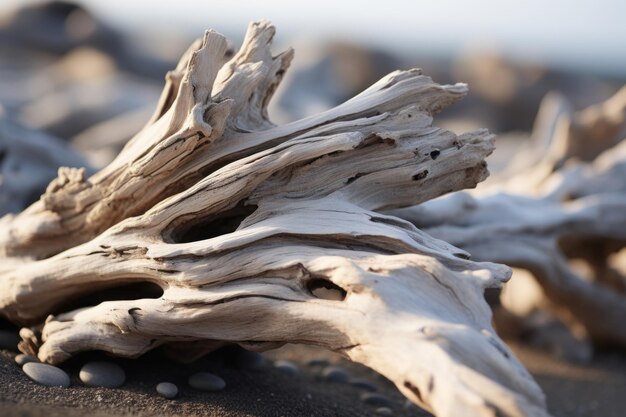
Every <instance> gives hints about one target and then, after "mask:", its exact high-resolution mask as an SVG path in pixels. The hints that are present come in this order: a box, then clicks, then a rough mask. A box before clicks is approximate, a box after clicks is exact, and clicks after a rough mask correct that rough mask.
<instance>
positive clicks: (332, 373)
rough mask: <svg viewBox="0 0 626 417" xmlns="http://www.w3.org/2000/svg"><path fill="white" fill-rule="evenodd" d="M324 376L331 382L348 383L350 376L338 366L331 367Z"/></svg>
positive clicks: (325, 371)
mask: <svg viewBox="0 0 626 417" xmlns="http://www.w3.org/2000/svg"><path fill="white" fill-rule="evenodd" d="M322 376H323V377H324V379H325V380H327V381H330V382H348V380H349V379H350V374H349V373H348V372H346V371H345V370H344V369H343V368H340V367H338V366H329V367H328V368H326V369H324V370H323V371H322Z"/></svg>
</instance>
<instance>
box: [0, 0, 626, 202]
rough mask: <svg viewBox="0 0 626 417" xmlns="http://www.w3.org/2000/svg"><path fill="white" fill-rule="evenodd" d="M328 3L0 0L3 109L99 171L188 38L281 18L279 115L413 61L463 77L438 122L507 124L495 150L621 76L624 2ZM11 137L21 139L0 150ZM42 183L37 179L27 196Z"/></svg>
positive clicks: (599, 96) (238, 35) (442, 77)
mask: <svg viewBox="0 0 626 417" xmlns="http://www.w3.org/2000/svg"><path fill="white" fill-rule="evenodd" d="M337 3H338V4H336V3H333V2H330V1H326V0H320V1H317V2H315V3H297V4H296V3H294V4H290V3H287V2H281V1H278V0H270V1H266V2H262V4H261V3H259V4H256V3H254V2H233V1H231V2H222V1H218V2H203V1H184V0H181V1H176V2H167V3H166V2H162V3H159V4H158V5H157V4H155V3H153V2H149V1H145V0H138V1H133V2H127V1H122V0H110V1H106V2H104V1H96V0H82V1H76V2H65V1H52V2H42V1H24V0H5V1H4V2H2V3H1V4H0V104H1V105H2V107H3V109H4V110H3V113H4V115H3V116H2V117H3V118H4V119H7V120H10V121H11V123H13V124H14V125H15V124H19V125H23V126H25V127H26V128H28V129H36V130H40V131H43V132H45V133H46V134H47V135H48V137H56V138H59V139H61V140H62V141H65V142H66V143H67V144H68V148H73V149H74V150H76V151H77V152H79V153H81V154H82V155H83V156H84V157H85V158H86V159H87V160H88V161H89V163H90V164H91V165H92V166H93V167H94V168H98V167H101V166H103V165H105V164H107V163H108V162H110V161H111V160H112V158H114V157H115V155H116V154H117V153H118V151H119V150H120V148H121V147H122V146H123V145H124V143H125V142H126V141H127V140H128V139H129V138H130V137H131V136H132V135H133V134H134V133H135V132H136V131H138V130H139V129H140V128H141V126H142V125H143V124H144V123H145V121H146V120H147V119H148V117H149V116H150V114H151V111H152V109H153V106H154V105H155V103H156V101H157V98H158V96H159V93H160V90H161V87H162V84H163V77H164V74H165V72H166V71H167V70H168V69H171V68H173V67H174V65H175V63H176V61H177V59H178V57H179V56H180V55H181V53H182V52H183V51H184V50H185V49H186V47H187V46H188V45H189V43H190V41H191V40H192V39H194V38H195V37H198V36H199V35H200V34H201V33H202V31H203V30H204V29H206V28H214V29H216V30H218V31H219V32H222V33H224V34H225V35H226V36H227V37H229V38H230V39H231V40H232V41H233V47H237V43H238V42H239V41H240V40H241V39H242V36H243V34H244V31H245V27H246V25H247V22H248V21H250V20H256V19H260V18H268V19H270V20H272V21H273V22H274V23H275V24H276V26H277V28H278V30H279V33H278V34H277V43H278V45H284V46H285V47H286V46H288V45H292V46H293V47H294V48H295V50H296V57H295V59H294V61H293V64H292V67H291V68H290V70H289V71H288V73H287V76H286V77H285V80H284V82H283V85H282V86H281V87H280V88H279V90H278V91H277V94H276V98H275V100H274V101H273V103H272V107H271V108H270V115H271V117H272V119H273V120H274V121H275V122H276V123H284V122H288V121H290V120H294V119H296V118H301V117H304V116H307V115H310V114H313V113H316V112H319V111H322V110H324V109H327V108H330V107H332V106H334V105H337V104H339V103H341V102H343V101H345V100H347V99H349V98H350V97H352V96H354V95H355V94H357V93H359V92H360V91H362V90H363V89H364V88H366V87H368V86H369V85H370V84H372V83H373V82H375V81H376V80H378V79H379V78H380V77H382V76H383V75H385V74H386V73H388V72H390V71H393V70H395V69H398V68H410V67H420V68H423V69H424V72H425V73H426V74H427V75H430V76H432V77H433V78H434V79H435V80H436V81H438V82H440V83H453V82H457V81H460V82H466V83H468V84H469V85H470V89H471V93H470V95H469V96H468V97H467V98H466V99H465V100H463V101H462V102H461V103H460V104H459V105H457V106H456V107H455V108H453V109H451V110H449V111H446V112H445V113H444V114H443V115H442V117H441V119H440V122H439V123H440V124H441V125H444V126H445V127H448V128H451V129H453V130H455V131H462V130H468V129H473V128H477V127H488V128H489V129H490V130H492V131H494V132H496V133H499V134H503V133H505V134H503V135H501V136H500V137H501V146H500V150H501V152H500V154H503V153H506V152H510V151H511V150H514V149H515V148H516V145H517V142H519V141H520V140H522V139H523V138H526V137H528V135H529V133H527V132H530V131H531V128H532V124H533V120H534V118H535V115H536V112H537V109H538V106H539V103H540V101H541V99H542V98H543V97H544V95H545V94H546V93H548V92H549V91H552V90H557V91H560V92H561V93H563V94H564V95H565V96H567V97H568V98H569V100H570V101H571V102H572V104H573V105H574V106H575V107H577V108H582V107H585V106H587V105H589V104H591V103H594V102H599V101H602V100H604V99H606V98H607V97H609V96H610V95H611V93H613V92H614V91H615V90H616V89H618V88H619V87H620V86H621V85H622V84H623V83H624V80H625V79H626V53H624V52H626V50H625V48H626V26H625V25H623V22H622V21H621V17H620V16H624V13H625V12H626V5H625V4H626V3H620V2H619V1H611V0H603V1H599V2H594V3H593V4H592V5H590V4H587V3H582V2H575V1H574V2H572V1H561V0H557V1H554V2H549V4H546V3H548V2H540V1H537V0H531V1H527V2H523V3H524V4H523V5H521V4H518V2H506V3H503V2H497V1H495V0H480V1H477V2H471V4H470V3H467V2H460V1H459V2H456V1H453V0H446V1H440V2H433V3H436V4H433V3H426V2H410V1H399V0H389V1H385V2H379V3H371V4H370V5H366V4H362V3H361V2H356V1H345V2H337ZM466 3H467V4H466ZM520 3H521V2H520ZM277 52H278V50H277ZM13 130H15V129H13ZM511 132H517V133H511ZM0 134H4V135H6V134H5V133H0ZM6 140H13V141H14V140H19V138H12V139H9V138H5V139H4V142H0V146H5V145H2V143H5V142H6ZM39 140H41V137H40V138H39ZM508 142H512V144H511V146H509V144H508ZM24 146H26V144H25V145H24ZM5 148H6V146H5ZM5 153H6V152H5ZM22 154H24V153H23V152H22ZM503 158H504V157H501V158H500V159H499V160H496V161H495V162H494V163H493V166H494V167H495V168H496V169H497V168H499V167H500V166H501V165H503V163H502V162H500V163H499V162H498V161H504V160H506V158H504V159H503ZM0 163H4V164H6V163H7V162H6V158H5V160H4V162H3V161H0ZM48 171H50V170H48ZM50 172H51V174H49V175H52V176H53V175H54V173H53V170H52V171H50ZM39 175H42V174H39ZM48 180H49V179H48V178H47V177H46V178H43V177H42V178H41V179H40V180H39V181H35V182H33V184H35V183H37V184H39V186H38V187H35V186H34V185H33V187H35V188H34V189H32V190H29V192H28V195H30V196H31V198H30V199H32V198H36V197H33V196H37V195H38V193H40V192H41V191H43V188H42V187H43V186H44V185H45V184H46V183H47V181H48ZM0 181H3V180H0ZM5 183H6V180H4V181H3V182H2V183H0V193H2V192H4V191H3V189H4V188H6V187H5V185H4V184H5ZM28 202H29V201H25V202H24V204H27V203H28ZM20 205H21V204H19V205H17V206H16V205H13V206H12V207H11V208H10V209H9V208H3V211H14V210H17V209H19V208H20V207H19V206H20Z"/></svg>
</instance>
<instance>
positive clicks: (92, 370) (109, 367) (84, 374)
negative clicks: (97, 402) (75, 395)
mask: <svg viewBox="0 0 626 417" xmlns="http://www.w3.org/2000/svg"><path fill="white" fill-rule="evenodd" d="M78 376H79V377H80V380H81V381H83V383H84V384H85V385H90V386H92V387H106V388H117V387H120V386H122V385H123V384H124V381H126V373H124V370H123V369H122V368H121V367H120V366H119V365H117V364H115V363H113V362H105V361H93V362H87V363H86V364H84V365H83V367H82V368H80V373H79V374H78Z"/></svg>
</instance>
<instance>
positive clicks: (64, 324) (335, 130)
mask: <svg viewBox="0 0 626 417" xmlns="http://www.w3.org/2000/svg"><path fill="white" fill-rule="evenodd" d="M273 36H274V28H273V26H272V25H271V24H269V23H268V22H258V23H253V24H251V25H250V27H249V29H248V33H247V35H246V37H245V40H244V44H243V46H242V47H241V49H240V51H239V52H238V53H236V54H235V55H234V56H233V57H232V58H230V59H229V60H227V59H226V58H225V55H226V40H225V39H224V38H223V37H222V36H221V35H219V34H217V33H215V32H211V31H209V32H207V33H206V34H205V36H204V38H203V39H202V40H201V41H198V42H197V43H194V45H192V47H191V48H190V49H189V51H188V52H187V53H186V54H185V55H184V56H183V58H182V59H181V62H180V64H179V65H178V67H177V68H176V70H174V71H172V72H171V73H169V74H168V76H167V82H166V86H165V89H164V92H163V94H162V97H161V100H160V102H159V105H158V108H157V110H156V111H155V113H154V116H153V117H152V118H151V120H150V121H149V123H148V124H147V125H146V126H145V128H144V129H143V130H142V131H140V132H139V133H138V134H137V135H136V136H135V137H134V138H133V139H132V140H131V141H130V142H129V143H128V145H127V146H126V147H125V148H124V149H123V150H122V151H121V153H120V154H119V156H118V157H117V158H116V159H115V160H114V161H113V162H112V163H111V164H110V165H109V166H107V167H106V168H104V169H103V170H102V171H100V172H98V173H96V174H94V175H93V176H91V177H89V178H86V177H85V175H84V172H83V171H82V170H76V169H62V170H60V171H59V177H58V178H57V179H56V180H54V181H53V182H52V183H51V184H50V186H49V187H48V190H47V191H46V193H45V194H44V195H43V196H42V197H41V199H40V200H39V201H38V202H37V203H35V204H33V205H32V206H31V207H29V208H28V209H26V210H25V211H24V212H22V213H20V214H17V215H14V216H6V217H4V218H3V219H2V220H0V230H2V233H0V239H1V241H0V248H1V249H0V253H1V254H2V256H3V257H4V258H3V262H2V265H1V266H0V286H1V288H2V291H0V313H1V314H2V315H3V316H4V317H6V318H8V319H10V320H12V321H13V322H15V323H22V324H24V325H28V326H32V327H24V328H23V329H22V331H21V335H22V337H23V342H22V344H21V348H22V349H23V350H24V351H29V352H32V353H36V354H37V355H38V357H39V359H41V360H42V361H45V362H50V363H59V362H61V361H64V360H66V359H68V358H69V357H71V356H72V355H75V354H77V353H79V352H82V351H86V350H103V351H106V352H110V353H113V354H116V355H120V356H128V357H136V356H138V355H141V354H143V353H145V352H147V351H149V350H151V349H154V348H156V347H158V346H168V345H170V346H176V350H177V352H179V353H180V354H182V355H183V356H186V357H187V358H189V357H190V356H191V355H195V354H200V353H206V351H208V350H210V349H214V348H215V347H217V346H219V345H221V344H226V343H235V344H239V345H242V346H244V347H246V348H250V349H255V350H264V349H270V348H275V347H277V346H280V345H282V344H285V343H307V344H314V345H320V346H323V347H326V348H328V349H331V350H333V351H336V352H340V353H341V354H343V355H345V356H347V357H349V358H352V359H353V360H355V361H358V362H361V363H363V364H365V365H367V366H370V367H372V368H373V369H375V370H377V371H379V372H380V373H382V374H383V375H385V376H386V377H388V378H389V379H390V380H392V381H393V382H394V383H395V384H396V385H397V386H398V388H399V389H400V390H401V391H402V392H403V393H404V394H405V395H406V396H407V397H408V398H409V399H411V400H412V401H413V402H415V403H417V404H419V405H421V406H422V407H424V408H426V409H427V410H430V411H432V412H434V413H435V414H436V415H437V416H442V417H444V416H445V417H452V416H454V417H456V416H459V415H465V416H485V417H486V416H493V415H501V416H511V417H512V416H516V417H521V416H547V415H548V414H547V411H546V408H545V400H544V397H543V394H542V392H541V390H540V389H539V388H538V386H537V385H536V384H535V382H534V381H533V380H532V378H531V376H530V375H529V374H528V372H527V371H526V370H525V369H524V368H523V367H522V365H521V364H520V363H519V362H518V361H517V359H516V358H515V357H514V356H513V354H512V353H511V352H510V351H509V349H508V348H507V347H506V346H505V345H504V344H503V343H502V342H501V341H500V340H499V339H498V337H497V336H496V335H495V333H494V331H493V329H492V327H491V323H490V321H491V311H490V309H489V307H488V305H487V304H486V302H485V300H484V297H483V292H484V289H485V288H488V287H498V286H500V285H501V283H502V282H504V281H506V280H507V279H508V278H509V276H510V270H509V269H508V268H507V267H505V266H502V265H497V264H492V263H483V262H474V261H471V260H469V259H468V254H467V253H466V252H464V251H463V250H460V249H457V248H455V247H453V246H451V245H449V244H448V243H446V242H443V241H440V240H437V239H434V238H432V237H431V236H429V235H427V234H425V233H424V232H422V231H420V230H419V229H417V228H416V227H415V226H413V225H412V224H410V223H409V222H407V221H405V220H402V219H399V218H397V217H393V216H389V215H385V214H382V213H381V212H380V211H381V210H388V209H392V208H397V207H404V206H409V205H413V204H418V203H422V202H425V201H428V200H430V199H432V198H435V197H438V196H440V195H442V194H445V193H448V192H451V191H456V190H460V189H464V188H471V187H474V186H475V185H476V184H477V183H478V182H480V181H482V180H483V179H485V178H486V176H487V174H488V173H487V169H486V164H485V157H486V156H487V155H489V154H490V153H491V152H492V150H493V136H492V135H491V134H489V133H488V132H487V131H486V130H479V131H476V132H470V133H466V134H462V135H458V136H457V135H456V134H454V133H452V132H449V131H446V130H443V129H441V128H438V127H435V126H433V124H432V122H433V115H434V114H435V113H437V112H438V111H440V110H441V109H443V108H445V107H447V106H449V105H451V104H453V103H455V102H456V101H458V100H460V99H461V98H462V97H463V96H464V95H465V94H466V92H467V88H466V86H465V85H462V84H457V85H439V84H436V83H434V82H433V81H432V80H431V79H430V78H429V77H426V76H424V75H422V74H421V71H420V70H409V71H397V72H394V73H392V74H389V75H388V76H386V77H385V78H383V79H382V80H380V81H379V82H377V83H376V84H374V85H373V86H372V87H370V88H369V89H367V90H366V91H364V92H363V93H361V94H360V95H358V96H356V97H354V98H353V99H351V100H349V101H347V102H346V103H344V104H342V105H340V106H338V107H335V108H333V109H331V110H328V111H326V112H323V113H321V114H318V115H315V116H311V117H308V118H306V119H303V120H299V121H296V122H293V123H290V124H287V125H283V126H275V125H273V124H272V123H271V122H270V121H269V119H268V117H267V110H266V108H267V104H268V101H269V99H270V98H271V96H272V93H273V92H274V90H275V89H276V87H277V85H278V84H279V82H280V80H281V78H282V76H283V74H284V72H285V70H286V69H287V67H288V66H289V62H290V61H291V59H292V56H293V52H292V51H291V50H288V51H287V52H284V53H282V54H279V55H277V56H272V55H271V53H270V44H271V40H272V38H273ZM128 284H136V285H143V287H141V288H137V287H136V286H135V287H133V290H130V289H128V290H126V291H125V292H124V291H122V288H123V286H125V285H128ZM155 287H156V288H157V291H156V292H155V291H154V289H155ZM111 289H117V290H118V292H120V291H121V292H122V293H123V295H124V297H122V299H119V297H117V298H116V299H112V298H107V296H108V291H110V290H111ZM94 297H95V298H96V299H98V297H99V300H98V302H94V301H93V300H94ZM44 320H45V322H44Z"/></svg>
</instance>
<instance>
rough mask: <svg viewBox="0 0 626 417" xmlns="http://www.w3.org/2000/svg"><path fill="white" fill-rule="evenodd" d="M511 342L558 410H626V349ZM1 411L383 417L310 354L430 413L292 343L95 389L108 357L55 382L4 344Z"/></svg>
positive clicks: (159, 366)
mask: <svg viewBox="0 0 626 417" xmlns="http://www.w3.org/2000/svg"><path fill="white" fill-rule="evenodd" d="M513 349H514V350H515V351H516V353H517V354H518V356H519V357H520V358H521V359H522V361H523V362H524V364H525V365H526V366H527V367H528V368H529V369H530V371H531V372H532V373H533V375H534V376H535V377H536V378H537V381H538V382H539V384H540V385H541V386H542V387H543V389H544V390H545V393H546V395H547V397H548V403H549V407H550V410H551V412H552V413H553V414H554V416H555V417H582V416H589V417H591V416H598V417H599V416H602V417H623V416H624V410H626V357H624V356H623V355H619V354H615V353H602V354H599V355H598V356H597V358H596V359H594V361H593V363H592V364H590V365H585V366H582V365H573V364H568V363H566V362H563V361H560V360H557V359H555V358H553V357H552V356H550V355H548V354H546V353H543V352H539V351H536V350H532V349H529V348H527V347H523V346H519V345H514V346H513ZM0 352H1V354H0V416H2V417H12V416H19V417H57V416H58V417H61V416H69V417H73V416H89V417H114V416H146V417H148V416H150V417H152V416H164V417H173V416H181V417H183V416H184V417H192V416H193V417H195V416H198V417H200V416H203V417H204V416H216V417H217V416H219V417H226V416H228V417H235V416H236V417H244V416H246V417H247V416H254V417H278V416H284V417H300V416H312V417H329V416H337V417H344V416H345V417H352V416H355V417H356V416H377V415H379V414H377V412H376V409H377V407H376V406H372V405H368V404H365V403H364V402H363V401H362V400H361V396H362V395H363V394H364V393H365V392H366V391H364V390H363V389H360V388H357V387H355V386H352V385H350V384H348V383H339V382H328V381H325V380H324V379H323V378H322V376H321V371H322V369H323V366H319V365H317V366H311V365H308V364H307V363H308V362H309V361H310V360H311V359H320V358H324V359H326V360H328V362H329V363H330V364H331V365H338V366H341V367H343V368H344V369H345V370H347V371H348V372H349V373H350V374H351V375H352V376H354V377H360V378H365V379H367V380H369V381H371V382H373V383H374V384H376V385H377V386H378V392H380V393H382V394H383V395H385V396H387V397H388V398H389V400H390V406H389V408H391V409H392V410H393V415H394V416H400V417H404V416H406V417H409V416H412V417H417V416H428V415H430V414H428V413H426V412H424V411H422V410H418V409H415V408H412V409H409V408H406V404H405V400H404V397H403V396H402V395H401V394H400V393H399V392H398V391H397V390H396V389H395V387H394V386H393V385H392V384H391V383H390V382H389V381H387V380H385V379H384V378H383V377H382V376H380V375H378V374H376V373H375V372H373V371H371V370H369V369H367V368H365V367H363V366H360V365H357V364H354V363H351V362H349V361H346V360H344V359H343V358H341V357H339V356H337V355H335V354H332V353H329V352H326V351H324V350H321V349H317V348H312V347H307V346H287V347H284V348H282V349H279V350H276V351H271V352H267V353H265V354H264V357H265V362H264V364H263V365H261V366H260V367H259V368H258V369H254V370H253V369H246V368H241V366H237V365H236V361H235V360H234V359H233V357H234V356H235V354H234V353H233V350H230V351H229V350H226V351H221V352H218V353H217V354H212V355H209V356H207V357H205V358H202V359H200V360H198V361H196V362H194V363H192V364H186V365H182V364H179V363H177V362H174V361H171V360H169V359H167V358H165V357H164V355H162V354H160V353H158V352H153V353H150V354H148V355H145V356H144V357H142V358H140V359H137V360H127V359H112V360H113V361H115V362H117V363H118V364H120V365H121V366H122V367H123V368H124V369H125V371H126V374H127V381H126V383H125V384H124V386H122V387H121V388H117V389H108V388H93V387H86V386H84V385H82V383H81V382H80V380H79V379H78V371H79V369H80V366H81V365H82V364H83V363H85V362H86V361H87V360H89V359H93V358H98V359H102V358H103V356H104V355H101V354H97V353H90V354H86V355H81V356H79V357H77V358H74V359H72V360H71V361H69V362H67V363H65V364H63V365H62V368H63V369H65V370H66V371H67V372H68V373H69V374H70V375H71V378H72V386H71V387H70V388H67V389H66V388H50V387H44V386H41V385H37V384H35V383H34V382H32V381H31V380H30V379H28V377H26V375H24V374H23V372H22V371H21V369H20V368H19V367H18V365H17V364H15V362H14V361H13V357H14V356H15V353H14V352H9V351H6V350H4V351H0ZM278 359H286V360H290V361H293V362H294V363H295V364H296V365H298V367H299V369H300V371H299V373H298V375H296V376H293V375H288V374H286V373H284V372H282V371H280V370H278V369H277V368H275V367H274V366H273V363H274V361H275V360H278ZM197 371H210V372H214V373H216V374H218V375H220V376H221V377H222V378H224V380H225V381H226V383H227V387H226V389H224V390H223V391H220V392H212V393H206V392H199V391H195V390H193V389H192V388H190V387H188V386H187V383H186V381H187V378H188V377H189V375H191V374H192V373H194V372H197ZM161 381H171V382H174V383H175V384H177V385H178V387H179V390H180V394H179V396H178V397H177V398H176V399H174V400H167V399H164V398H161V397H159V396H158V395H157V394H156V392H155V386H156V385H157V384H158V383H159V382H161Z"/></svg>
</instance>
